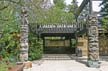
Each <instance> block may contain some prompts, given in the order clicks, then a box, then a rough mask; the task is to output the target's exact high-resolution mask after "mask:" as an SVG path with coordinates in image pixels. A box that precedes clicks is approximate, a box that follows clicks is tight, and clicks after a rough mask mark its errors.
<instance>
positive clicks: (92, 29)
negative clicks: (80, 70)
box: [88, 16, 99, 67]
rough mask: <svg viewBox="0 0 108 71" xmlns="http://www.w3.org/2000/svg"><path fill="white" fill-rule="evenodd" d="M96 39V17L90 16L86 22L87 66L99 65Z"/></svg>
mask: <svg viewBox="0 0 108 71" xmlns="http://www.w3.org/2000/svg"><path fill="white" fill-rule="evenodd" d="M98 41H99V40H98V26H97V19H96V17H94V16H90V17H89V24H88V66H90V67H99V64H98V61H99V44H98Z"/></svg>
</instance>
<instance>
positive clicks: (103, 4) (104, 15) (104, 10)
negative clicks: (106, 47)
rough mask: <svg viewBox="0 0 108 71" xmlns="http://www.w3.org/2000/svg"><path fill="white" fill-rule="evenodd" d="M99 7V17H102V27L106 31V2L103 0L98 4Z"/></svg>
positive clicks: (107, 16) (107, 0)
mask: <svg viewBox="0 0 108 71" xmlns="http://www.w3.org/2000/svg"><path fill="white" fill-rule="evenodd" d="M100 5H101V6H102V7H101V17H102V21H101V22H102V25H103V26H104V27H105V28H106V29H107V27H108V0H103V1H102V3H101V4H100Z"/></svg>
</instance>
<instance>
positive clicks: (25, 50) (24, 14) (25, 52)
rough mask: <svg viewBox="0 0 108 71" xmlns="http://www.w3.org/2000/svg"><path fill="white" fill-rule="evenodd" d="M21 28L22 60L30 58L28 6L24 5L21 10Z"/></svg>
mask: <svg viewBox="0 0 108 71" xmlns="http://www.w3.org/2000/svg"><path fill="white" fill-rule="evenodd" d="M21 14H22V15H21V21H22V23H21V30H20V36H21V37H20V46H21V47H20V60H21V61H22V62H23V61H25V60H28V20H27V16H28V15H27V10H26V7H22V12H21Z"/></svg>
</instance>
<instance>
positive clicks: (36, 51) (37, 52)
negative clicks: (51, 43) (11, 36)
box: [29, 33, 43, 60]
mask: <svg viewBox="0 0 108 71" xmlns="http://www.w3.org/2000/svg"><path fill="white" fill-rule="evenodd" d="M42 53H43V48H42V41H41V40H38V38H37V36H36V34H33V33H29V60H36V59H40V58H41V57H42Z"/></svg>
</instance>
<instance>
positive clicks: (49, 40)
mask: <svg viewBox="0 0 108 71" xmlns="http://www.w3.org/2000/svg"><path fill="white" fill-rule="evenodd" d="M82 30H84V24H57V25H56V24H47V25H37V31H36V32H37V33H38V34H39V38H42V39H43V51H44V53H45V54H75V48H76V42H77V38H76V37H77V34H78V32H79V31H80V32H81V31H82Z"/></svg>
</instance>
